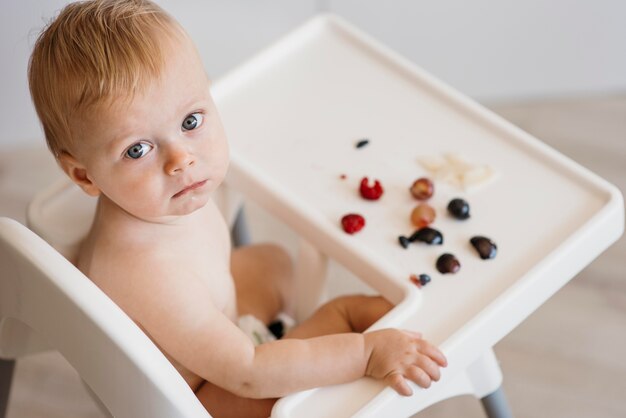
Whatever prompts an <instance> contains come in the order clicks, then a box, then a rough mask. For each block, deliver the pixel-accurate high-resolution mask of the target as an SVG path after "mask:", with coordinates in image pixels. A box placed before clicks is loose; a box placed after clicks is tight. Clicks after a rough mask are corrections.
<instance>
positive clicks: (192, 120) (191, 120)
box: [182, 113, 204, 131]
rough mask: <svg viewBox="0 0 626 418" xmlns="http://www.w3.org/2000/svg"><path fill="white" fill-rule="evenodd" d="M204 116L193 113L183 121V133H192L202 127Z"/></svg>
mask: <svg viewBox="0 0 626 418" xmlns="http://www.w3.org/2000/svg"><path fill="white" fill-rule="evenodd" d="M203 120H204V115H203V114H202V113H192V114H191V115H189V116H187V117H186V118H185V120H183V125H182V128H183V131H192V130H194V129H196V128H198V127H199V126H200V125H202V121H203Z"/></svg>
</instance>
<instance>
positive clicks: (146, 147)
mask: <svg viewBox="0 0 626 418" xmlns="http://www.w3.org/2000/svg"><path fill="white" fill-rule="evenodd" d="M151 150H152V145H150V144H146V143H145V142H138V143H136V144H135V145H133V146H131V147H130V148H128V150H127V151H126V156H127V157H128V158H132V159H133V160H137V159H139V158H141V157H143V156H144V155H146V154H147V153H149V152H150V151H151Z"/></svg>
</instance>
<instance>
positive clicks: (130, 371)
mask: <svg viewBox="0 0 626 418" xmlns="http://www.w3.org/2000/svg"><path fill="white" fill-rule="evenodd" d="M94 209H95V199H91V198H89V197H88V196H86V195H84V193H83V192H82V191H81V190H80V189H78V188H77V187H76V186H74V185H73V184H72V183H71V182H69V181H68V180H61V181H60V182H59V183H56V184H55V185H54V186H52V187H50V188H48V189H46V190H45V191H43V192H42V193H40V194H39V195H38V196H37V197H36V198H35V199H34V200H33V202H32V203H31V205H30V207H29V211H28V221H29V225H31V228H32V229H34V230H35V231H36V232H37V234H35V233H34V232H33V231H31V230H30V229H28V228H26V227H25V226H23V225H22V224H20V223H18V222H17V221H15V220H13V219H9V218H3V217H0V358H4V359H15V358H19V357H22V356H25V355H27V354H31V353H34V352H38V351H42V350H47V349H54V350H57V351H59V352H60V353H61V355H63V357H65V359H66V360H67V361H68V362H69V363H70V364H71V365H72V366H73V367H74V369H75V370H76V371H77V372H78V374H79V375H80V377H81V378H82V380H83V381H84V382H85V383H86V385H87V386H88V389H89V390H90V392H92V395H94V394H95V395H96V397H97V400H99V401H100V402H101V403H102V404H104V405H105V407H106V409H107V410H108V411H109V413H111V414H112V415H113V416H116V417H132V418H142V417H145V418H154V417H163V418H165V417H202V418H206V417H210V415H209V414H208V413H207V412H206V410H205V408H204V407H203V406H202V404H201V403H200V402H199V401H198V399H197V398H196V396H195V395H194V393H193V391H192V390H191V389H190V387H189V386H188V385H187V383H186V382H185V380H184V379H183V378H182V377H181V375H180V374H179V373H178V372H177V370H176V369H175V368H174V367H173V366H172V364H171V363H170V362H169V361H168V360H167V359H166V358H165V356H164V355H163V353H161V351H160V350H159V349H158V348H157V347H156V345H155V344H154V343H153V342H152V341H151V340H150V339H149V338H148V337H147V336H146V334H145V333H144V332H142V331H141V329H140V328H139V327H138V326H137V325H136V324H135V323H134V322H133V321H132V320H131V319H130V317H128V316H127V315H126V314H125V313H124V312H123V311H122V310H121V309H120V308H119V307H118V306H117V305H116V304H115V303H114V302H113V301H112V300H111V299H109V298H108V296H106V294H104V293H103V292H102V291H101V290H100V289H99V288H98V287H97V286H95V285H94V284H93V283H92V282H91V280H89V279H88V278H87V277H85V275H83V274H82V273H81V272H80V271H79V270H78V269H77V268H76V267H75V266H74V265H73V264H72V263H71V262H70V261H68V258H69V259H73V257H74V256H75V254H76V249H77V248H78V244H79V243H80V240H81V239H82V238H83V237H84V236H85V235H86V233H87V231H88V229H89V225H90V223H91V220H92V218H93V213H94ZM38 235H39V236H38ZM42 238H44V239H45V240H44V239H42ZM50 244H52V245H54V247H56V249H55V248H53V246H52V245H50ZM57 249H58V250H57ZM66 257H67V258H66Z"/></svg>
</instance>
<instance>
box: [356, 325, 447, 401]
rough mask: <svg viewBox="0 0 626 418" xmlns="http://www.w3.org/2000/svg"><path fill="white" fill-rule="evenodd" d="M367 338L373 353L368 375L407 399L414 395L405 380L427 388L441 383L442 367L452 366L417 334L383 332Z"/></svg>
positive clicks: (376, 332)
mask: <svg viewBox="0 0 626 418" xmlns="http://www.w3.org/2000/svg"><path fill="white" fill-rule="evenodd" d="M363 336H364V337H365V347H366V349H367V350H368V352H369V353H370V356H369V361H368V363H367V369H366V371H365V375H366V376H371V377H374V378H376V379H383V380H384V381H385V383H386V384H387V385H389V386H391V387H392V388H393V389H395V391H396V392H398V393H399V394H400V395H403V396H411V395H412V394H413V391H412V390H411V388H410V386H409V385H408V384H407V383H406V381H405V380H404V378H407V379H409V380H412V381H413V382H415V383H416V384H417V385H419V386H421V387H423V388H427V387H429V386H430V384H431V383H432V381H433V380H434V381H438V380H439V377H440V372H439V367H440V366H441V367H446V366H447V364H448V362H447V360H446V357H445V356H444V355H443V353H442V352H441V351H439V349H438V348H437V347H435V346H434V345H432V344H430V343H429V342H428V341H426V340H423V339H422V338H421V337H422V336H421V334H418V333H415V332H411V331H401V330H397V329H383V330H380V331H373V332H368V333H365V334H363Z"/></svg>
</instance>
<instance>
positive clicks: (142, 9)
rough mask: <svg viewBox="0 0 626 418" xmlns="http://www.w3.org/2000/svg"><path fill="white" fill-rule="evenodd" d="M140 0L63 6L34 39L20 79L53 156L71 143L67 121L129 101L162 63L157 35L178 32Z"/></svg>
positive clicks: (165, 16) (172, 23) (163, 14)
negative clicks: (24, 77) (24, 82)
mask: <svg viewBox="0 0 626 418" xmlns="http://www.w3.org/2000/svg"><path fill="white" fill-rule="evenodd" d="M183 33H184V31H183V30H182V28H181V27H180V26H179V25H178V23H177V22H176V21H175V20H174V19H173V18H172V17H171V16H169V15H168V14H167V13H166V12H165V11H164V10H163V9H161V8H160V7H159V6H157V5H156V4H154V3H152V2H151V1H148V0H118V1H116V0H91V1H80V2H76V3H71V4H69V5H67V6H66V7H65V8H64V9H63V10H61V12H60V13H59V15H58V16H57V17H56V19H54V20H52V21H51V22H50V23H49V24H48V26H47V27H46V28H45V29H44V31H43V32H42V33H41V34H40V35H39V38H38V39H37V41H36V43H35V46H34V49H33V53H32V55H31V57H30V62H29V66H28V81H29V87H30V93H31V97H32V99H33V103H34V105H35V109H36V111H37V115H38V116H39V119H40V121H41V124H42V126H43V130H44V134H45V136H46V142H47V143H48V147H49V148H50V150H51V151H52V153H53V154H54V155H55V157H58V156H59V155H60V154H61V153H62V152H68V149H69V148H70V147H71V145H72V144H73V143H74V141H75V140H76V138H75V137H74V136H75V135H73V133H75V132H73V129H72V121H73V119H74V118H79V117H81V116H82V114H83V113H82V112H84V111H85V110H86V109H87V108H89V107H90V106H93V105H96V104H100V103H102V102H104V101H107V100H113V99H116V98H120V97H132V95H133V94H134V93H136V92H138V91H141V89H142V88H144V87H145V86H146V85H147V84H148V83H149V82H150V81H151V80H153V79H154V78H156V77H158V76H159V74H160V72H161V69H162V67H163V65H164V56H163V49H162V42H163V37H162V36H160V34H165V35H169V36H170V37H171V36H172V35H176V34H183Z"/></svg>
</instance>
